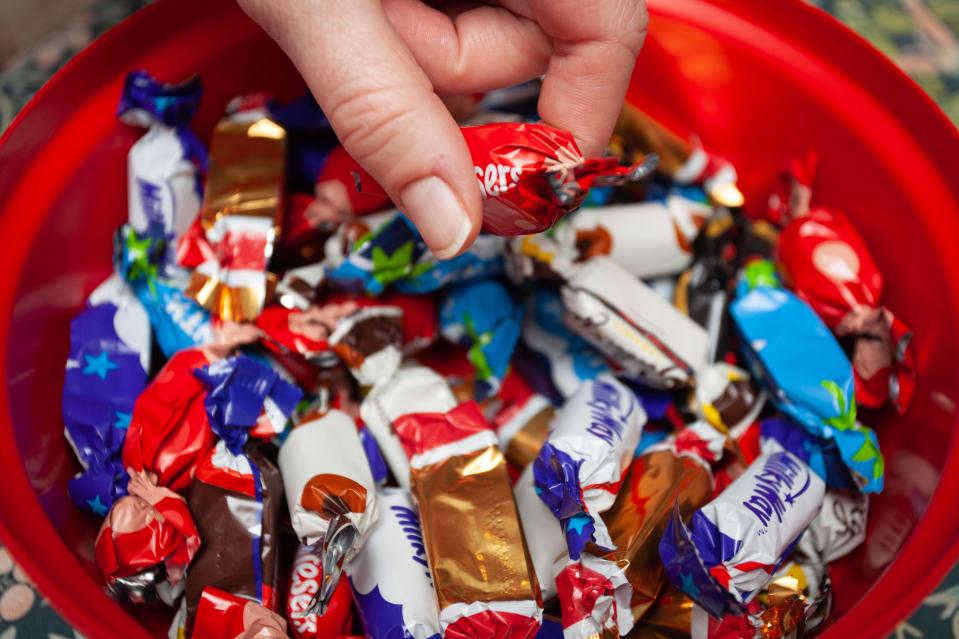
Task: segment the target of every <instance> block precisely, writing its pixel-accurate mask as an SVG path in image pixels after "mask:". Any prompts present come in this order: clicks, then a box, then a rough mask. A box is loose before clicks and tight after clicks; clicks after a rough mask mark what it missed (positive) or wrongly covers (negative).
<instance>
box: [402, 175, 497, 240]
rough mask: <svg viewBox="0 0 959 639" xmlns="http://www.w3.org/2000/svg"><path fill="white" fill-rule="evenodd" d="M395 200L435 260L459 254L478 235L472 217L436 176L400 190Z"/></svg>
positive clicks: (444, 183)
mask: <svg viewBox="0 0 959 639" xmlns="http://www.w3.org/2000/svg"><path fill="white" fill-rule="evenodd" d="M399 197H400V205H401V207H402V209H403V211H404V212H405V213H406V214H407V215H408V216H409V217H410V219H411V220H412V221H413V223H414V224H415V225H416V227H417V228H418V229H419V231H420V234H421V235H422V236H423V241H425V242H426V244H427V246H429V247H430V250H431V251H432V252H433V254H434V255H435V256H436V257H438V258H439V259H449V258H451V257H454V256H456V255H459V254H460V253H462V252H463V251H464V250H465V249H466V248H467V247H468V246H469V245H470V244H471V243H472V242H473V239H475V237H476V234H477V233H478V232H479V225H478V224H476V221H475V218H474V216H473V215H471V214H470V212H469V211H468V210H467V208H466V206H465V205H464V203H463V202H462V200H461V199H460V197H459V196H458V195H457V194H456V192H455V191H454V190H453V188H452V187H451V186H450V185H449V184H447V183H446V181H445V180H443V179H442V178H440V177H437V176H435V175H430V176H428V177H424V178H420V179H418V180H414V181H413V182H411V183H410V184H408V185H406V186H405V187H403V188H402V189H401V190H400V194H399Z"/></svg>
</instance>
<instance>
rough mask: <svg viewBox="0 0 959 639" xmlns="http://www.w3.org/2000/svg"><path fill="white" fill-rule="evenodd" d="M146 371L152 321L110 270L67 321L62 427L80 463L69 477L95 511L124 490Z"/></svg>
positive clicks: (81, 502) (79, 499)
mask: <svg viewBox="0 0 959 639" xmlns="http://www.w3.org/2000/svg"><path fill="white" fill-rule="evenodd" d="M149 370H150V320H149V318H148V317H147V314H146V311H145V310H144V309H143V306H142V305H141V304H140V302H139V301H138V300H137V298H136V296H134V295H133V292H132V291H131V290H130V289H129V288H128V287H127V285H126V283H124V282H123V281H122V280H121V279H120V278H119V277H118V276H117V275H113V276H111V277H110V278H109V279H107V280H106V281H105V282H104V283H103V284H101V285H100V286H98V287H97V289H96V290H94V291H93V293H91V294H90V297H89V298H88V299H87V306H86V308H84V309H83V310H82V311H81V312H80V314H79V315H77V316H76V317H74V318H73V320H72V321H71V322H70V354H69V355H68V356H67V363H66V371H65V373H64V378H63V399H62V404H61V407H62V411H63V424H64V434H65V435H66V438H67V441H68V442H70V445H71V447H72V448H73V450H74V452H75V453H76V456H77V459H78V460H79V461H80V465H81V466H83V470H82V471H80V472H79V473H78V474H77V475H76V476H75V477H73V478H72V479H71V480H70V483H69V486H68V489H69V491H70V498H71V499H72V500H73V502H74V503H75V504H76V505H77V506H79V507H80V508H82V509H84V510H86V511H88V512H90V513H93V514H94V515H97V516H100V517H102V516H104V515H106V513H107V510H108V509H109V508H110V506H111V505H112V504H113V502H114V501H115V500H116V499H117V498H119V497H122V496H123V495H125V494H126V484H127V478H128V476H127V471H126V468H124V466H123V462H122V460H121V455H122V453H123V442H124V439H125V438H126V432H127V427H128V425H129V422H130V419H131V417H132V415H133V405H134V403H135V402H136V399H137V397H138V396H139V395H140V393H142V392H143V389H144V388H145V387H146V385H147V372H148V371H149Z"/></svg>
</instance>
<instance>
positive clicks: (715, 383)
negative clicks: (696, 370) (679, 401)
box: [691, 362, 766, 437]
mask: <svg viewBox="0 0 959 639" xmlns="http://www.w3.org/2000/svg"><path fill="white" fill-rule="evenodd" d="M691 399H692V403H693V409H694V411H695V412H697V413H698V414H699V415H700V416H701V417H702V418H703V419H705V420H706V421H707V422H709V424H710V425H711V426H713V427H714V428H715V429H716V430H718V431H719V432H721V433H732V436H733V437H736V436H738V434H739V433H740V431H741V430H743V429H744V428H746V427H748V426H749V425H750V424H752V423H753V422H754V421H756V418H757V417H758V416H759V413H760V412H761V411H762V409H763V406H764V405H765V403H766V395H765V394H764V393H761V392H760V391H759V390H758V389H757V388H756V386H755V385H754V384H753V383H752V379H751V378H750V376H749V373H747V372H746V371H744V370H742V369H740V368H737V367H735V366H732V365H730V364H726V363H725V362H717V363H715V364H711V365H710V366H709V367H708V368H706V369H705V370H704V371H703V372H702V374H701V375H700V376H699V379H698V380H697V384H696V390H695V393H694V394H693V395H692V398H691Z"/></svg>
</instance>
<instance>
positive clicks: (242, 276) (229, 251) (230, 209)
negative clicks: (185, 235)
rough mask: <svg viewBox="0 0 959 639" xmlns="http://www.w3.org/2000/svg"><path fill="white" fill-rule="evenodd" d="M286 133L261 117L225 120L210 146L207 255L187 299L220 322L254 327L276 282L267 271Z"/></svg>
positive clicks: (204, 216)
mask: <svg viewBox="0 0 959 639" xmlns="http://www.w3.org/2000/svg"><path fill="white" fill-rule="evenodd" d="M285 167H286V131H285V130H284V129H283V128H282V127H280V126H279V125H278V124H276V123H275V122H273V121H272V120H270V119H269V118H268V117H266V116H265V115H264V114H263V113H261V112H259V111H249V112H244V113H240V114H237V115H234V116H232V117H230V118H228V119H225V120H222V121H221V122H220V123H219V124H218V125H217V126H216V128H215V129H214V131H213V138H212V140H211V143H210V171H209V176H208V179H207V188H206V193H205V196H204V201H203V207H202V209H201V211H200V217H199V222H200V226H201V227H202V229H203V232H204V236H205V241H206V242H207V243H208V244H209V247H210V250H209V251H206V252H205V258H206V259H204V260H203V261H202V262H200V263H199V264H195V265H188V266H195V270H194V272H193V275H192V277H191V279H190V284H189V286H188V287H187V291H186V292H187V295H189V296H191V297H193V298H194V299H196V301H197V302H199V303H200V304H201V305H202V306H203V307H204V308H206V309H208V310H209V311H210V312H211V313H213V314H214V315H216V316H217V317H219V318H220V319H223V320H232V321H237V322H244V321H251V320H254V319H256V317H257V315H259V313H260V310H261V309H262V308H263V305H264V303H265V302H266V300H267V298H268V297H269V290H268V289H270V288H272V286H273V282H272V281H271V280H270V279H269V278H268V275H267V271H266V268H267V263H268V262H269V259H270V256H271V255H272V254H273V243H274V241H275V239H276V235H277V233H278V232H279V226H280V221H281V216H282V194H283V189H284V181H285V170H286V169H285Z"/></svg>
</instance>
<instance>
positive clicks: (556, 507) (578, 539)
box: [533, 376, 646, 560]
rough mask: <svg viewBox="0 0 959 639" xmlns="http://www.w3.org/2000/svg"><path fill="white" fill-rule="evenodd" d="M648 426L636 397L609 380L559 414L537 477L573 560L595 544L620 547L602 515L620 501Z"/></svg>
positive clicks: (592, 385)
mask: <svg viewBox="0 0 959 639" xmlns="http://www.w3.org/2000/svg"><path fill="white" fill-rule="evenodd" d="M645 423H646V413H645V411H643V408H642V406H640V405H639V402H638V401H637V400H636V396H635V395H634V394H633V392H632V391H631V390H630V389H629V388H627V387H626V386H623V385H622V384H621V383H620V382H618V381H617V380H616V379H614V378H612V377H610V376H602V377H600V378H598V379H595V380H592V381H589V382H586V383H585V384H583V385H582V387H581V388H580V390H579V391H577V392H576V394H575V395H573V396H572V397H571V398H570V399H569V400H568V401H567V402H566V404H565V405H564V406H563V408H562V409H561V410H560V412H559V413H558V414H557V415H556V418H555V419H554V421H553V424H552V427H551V430H550V433H549V437H548V438H547V440H546V443H545V444H544V445H543V448H542V450H541V451H540V452H539V456H538V457H537V458H536V461H535V462H533V477H534V479H535V483H536V488H537V493H538V494H539V497H540V499H542V500H543V503H545V504H546V505H547V506H548V507H549V509H550V510H551V511H552V512H553V515H554V516H556V517H557V518H558V519H559V520H560V522H561V523H562V525H563V531H564V533H565V535H566V543H567V546H568V547H569V556H570V557H571V558H572V559H574V560H576V559H579V556H580V554H581V553H582V552H583V549H584V548H585V546H586V544H587V543H588V542H590V541H592V542H593V543H595V544H596V545H597V546H598V547H600V548H602V549H604V550H607V551H609V550H615V549H616V545H615V543H614V542H613V540H612V539H610V536H609V531H608V530H607V528H606V525H605V524H604V523H603V520H602V518H601V517H600V514H601V513H603V512H605V511H607V510H609V508H610V507H611V506H612V505H613V502H614V501H615V499H616V494H617V493H618V492H619V489H620V485H621V482H622V479H623V474H624V473H625V472H626V469H627V468H628V466H629V462H630V460H631V459H632V458H633V451H634V450H635V449H636V444H637V443H639V437H640V434H641V433H642V429H643V425H644V424H645Z"/></svg>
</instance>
